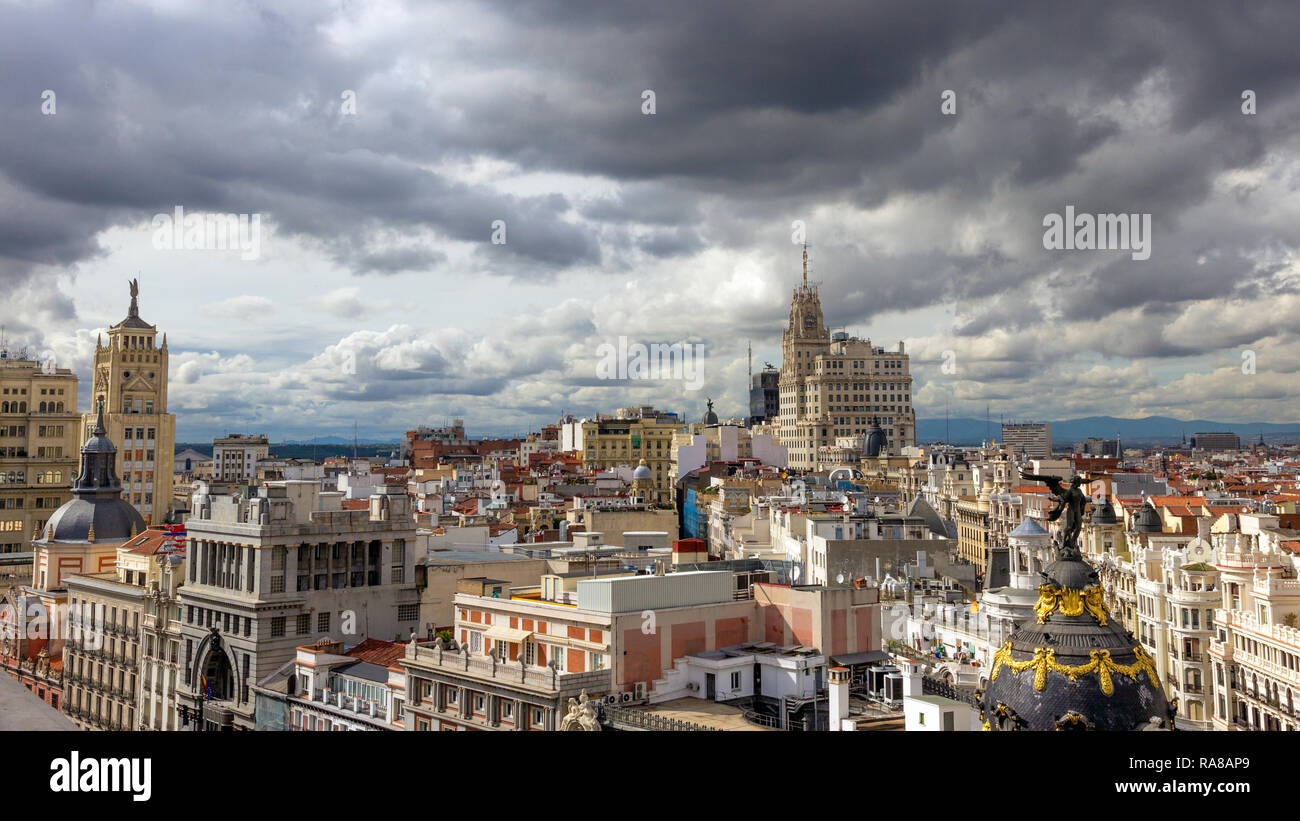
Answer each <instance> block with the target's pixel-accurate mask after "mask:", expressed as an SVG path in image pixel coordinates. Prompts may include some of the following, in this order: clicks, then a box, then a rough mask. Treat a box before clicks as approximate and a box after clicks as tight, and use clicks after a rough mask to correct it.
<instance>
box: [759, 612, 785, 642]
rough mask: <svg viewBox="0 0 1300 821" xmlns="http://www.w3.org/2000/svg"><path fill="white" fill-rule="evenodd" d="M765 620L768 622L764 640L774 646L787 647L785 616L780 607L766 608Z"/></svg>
mask: <svg viewBox="0 0 1300 821" xmlns="http://www.w3.org/2000/svg"><path fill="white" fill-rule="evenodd" d="M763 615H764V619H765V621H766V622H767V624H766V629H765V630H764V631H763V640H764V641H770V642H772V643H773V644H779V645H782V646H784V645H785V615H784V614H783V613H782V612H781V608H779V607H764V608H763Z"/></svg>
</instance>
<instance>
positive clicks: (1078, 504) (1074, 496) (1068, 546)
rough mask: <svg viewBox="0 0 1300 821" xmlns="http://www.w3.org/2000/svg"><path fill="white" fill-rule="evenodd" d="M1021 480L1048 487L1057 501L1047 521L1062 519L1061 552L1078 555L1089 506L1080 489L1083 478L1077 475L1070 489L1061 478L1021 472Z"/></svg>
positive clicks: (1072, 480) (1071, 481)
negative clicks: (1080, 536)
mask: <svg viewBox="0 0 1300 821" xmlns="http://www.w3.org/2000/svg"><path fill="white" fill-rule="evenodd" d="M1020 478H1022V479H1027V480H1029V481H1031V482H1042V483H1043V484H1045V485H1047V489H1048V491H1050V493H1051V496H1052V498H1053V499H1055V500H1056V507H1054V508H1052V511H1051V512H1050V513H1048V514H1047V520H1048V521H1049V522H1055V521H1056V520H1057V519H1061V545H1060V549H1061V552H1062V553H1078V552H1079V530H1080V528H1082V527H1083V511H1084V508H1085V507H1087V505H1088V497H1087V495H1085V494H1084V492H1083V491H1082V490H1080V489H1079V488H1080V486H1081V485H1082V484H1083V481H1084V479H1083V477H1082V476H1080V475H1078V474H1075V476H1074V478H1072V479H1070V484H1069V486H1068V487H1067V486H1066V484H1065V480H1064V479H1062V478H1061V477H1060V476H1046V475H1042V474H1038V473H1025V472H1024V471H1020Z"/></svg>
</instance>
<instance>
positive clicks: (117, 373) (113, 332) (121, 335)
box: [82, 281, 176, 524]
mask: <svg viewBox="0 0 1300 821" xmlns="http://www.w3.org/2000/svg"><path fill="white" fill-rule="evenodd" d="M138 294H139V288H138V286H137V285H136V283H135V281H132V283H131V307H130V308H129V309H128V312H127V316H126V319H123V320H122V321H121V322H119V323H117V324H116V325H114V326H113V327H111V328H109V329H108V344H107V345H105V344H104V341H103V338H102V337H101V338H100V339H98V340H97V341H96V345H95V365H94V377H93V378H94V386H93V389H92V393H91V397H92V400H93V402H94V406H95V407H98V406H99V405H101V404H102V405H103V406H104V408H105V414H106V416H105V428H106V430H107V432H108V437H109V438H110V439H112V440H113V441H114V442H117V443H120V446H121V450H120V451H119V453H118V458H117V464H116V465H115V466H114V467H115V469H116V470H117V475H118V476H120V477H122V497H123V498H124V499H126V500H127V501H128V502H130V503H131V504H132V505H134V506H135V508H136V510H138V511H140V514H141V515H142V516H143V517H144V519H145V521H147V522H150V523H152V524H161V523H162V522H163V521H165V520H166V517H167V513H168V512H169V511H170V510H171V500H172V479H173V476H172V463H173V454H174V453H175V451H176V415H175V414H172V413H168V412H167V365H168V352H167V335H166V334H163V338H162V342H161V344H159V343H158V341H157V336H158V327H157V326H156V325H150V324H149V323H148V322H145V321H144V320H143V319H141V318H140V309H139V303H138ZM92 416H93V414H86V415H85V416H84V417H83V419H82V421H83V424H84V425H85V436H86V437H87V438H89V437H90V436H91V435H92V434H91V432H90V428H91V425H92V423H93V422H94V419H93V418H92Z"/></svg>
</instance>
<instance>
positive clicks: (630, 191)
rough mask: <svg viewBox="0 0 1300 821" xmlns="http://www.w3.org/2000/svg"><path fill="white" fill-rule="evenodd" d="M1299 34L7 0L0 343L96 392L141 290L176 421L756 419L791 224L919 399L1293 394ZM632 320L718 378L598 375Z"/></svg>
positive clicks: (1239, 414) (930, 409) (616, 11)
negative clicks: (219, 227) (201, 226)
mask: <svg viewBox="0 0 1300 821" xmlns="http://www.w3.org/2000/svg"><path fill="white" fill-rule="evenodd" d="M1297 31H1300V7H1298V6H1296V4H1295V3H1290V2H1277V3H1268V2H1260V3H1250V4H1243V6H1242V7H1240V8H1239V7H1238V6H1237V4H1228V3H1222V2H1206V3H1200V2H1188V1H1186V0H1183V1H1181V2H1174V3H1166V4H1160V3H1149V4H1142V5H1141V7H1140V8H1139V7H1136V6H1135V5H1134V4H1117V5H1114V6H1111V5H1106V4H1078V6H1077V7H1070V6H1067V5H1064V4H1059V3H1050V4H1046V3H1037V2H1022V3H994V2H988V3H978V4H975V3H952V4H939V5H935V4H929V3H925V2H919V1H918V0H903V1H902V2H871V3H862V2H858V0H853V1H852V2H817V3H799V2H790V1H789V0H742V1H741V2H720V1H719V0H710V2H706V3H701V2H698V0H691V2H677V0H656V2H636V3H620V2H611V1H610V0H597V1H596V2H590V3H587V2H574V1H573V0H569V2H554V3H551V2H519V1H518V0H511V2H499V3H493V2H480V3H465V2H452V3H443V2H412V3H409V4H405V3H398V2H352V0H347V2H341V3H340V2H321V1H320V0H307V1H305V2H281V3H274V4H271V3H267V4H263V3H258V2H230V0H224V2H215V3H211V4H207V3H202V2H195V1H194V0H163V1H161V2H152V3H147V2H146V3H128V2H70V3H59V4H44V3H28V2H17V3H12V2H8V1H7V0H0V106H2V107H3V110H4V112H5V116H4V118H3V121H2V123H0V287H3V289H4V292H5V298H4V300H3V304H4V308H3V323H4V325H5V334H6V337H7V339H8V341H9V343H10V344H11V345H19V344H27V345H30V346H32V347H33V348H34V349H37V350H51V351H54V352H55V354H56V355H57V358H58V360H59V362H60V364H61V365H65V366H68V367H72V368H75V369H76V370H78V371H79V372H80V373H81V374H82V376H83V378H85V377H86V376H87V375H88V373H89V366H90V362H91V356H92V352H93V348H94V340H95V337H96V334H97V333H98V332H99V331H100V330H102V329H105V328H107V327H108V326H109V325H110V324H113V323H115V322H118V321H120V320H121V319H122V318H123V317H124V316H125V314H126V308H127V303H128V299H129V298H128V293H127V280H129V279H131V278H133V277H138V278H139V280H140V291H141V298H140V305H141V314H142V315H143V316H144V318H145V319H146V320H148V321H150V322H153V323H156V324H157V325H158V327H159V329H160V330H162V331H166V332H167V334H168V339H169V343H170V349H171V373H170V376H171V408H170V409H171V410H172V411H174V412H175V413H176V414H177V418H178V424H177V430H178V438H179V439H182V440H197V439H203V438H208V437H211V436H212V435H214V434H222V433H225V432H228V431H230V432H233V431H243V432H266V433H270V434H271V435H272V436H273V437H275V438H281V437H298V438H309V437H311V436H312V435H315V434H329V433H336V434H345V433H346V434H350V433H351V429H352V423H353V420H354V419H355V420H357V423H358V425H359V426H360V428H361V430H362V434H363V438H367V436H366V434H367V433H369V434H370V435H371V436H375V437H378V436H392V435H395V434H397V433H400V432H401V431H403V430H406V429H408V428H410V427H413V426H414V425H417V424H429V423H432V424H439V423H441V422H442V421H443V420H444V419H447V418H450V417H453V416H464V417H465V418H466V419H467V422H468V425H469V427H470V430H471V433H503V432H518V431H526V430H529V429H536V428H537V427H538V426H539V425H542V424H546V423H548V422H553V421H555V420H556V419H557V418H558V417H559V416H560V415H561V414H562V413H566V412H567V413H575V414H579V415H583V414H590V413H593V412H597V411H611V410H612V409H614V408H616V407H620V406H627V405H635V404H655V405H658V406H660V407H664V408H668V409H672V410H679V411H682V412H684V413H686V414H688V415H690V416H692V417H695V416H697V415H698V414H700V413H701V412H702V411H703V409H704V402H705V398H706V397H713V398H714V400H715V402H716V409H717V410H718V411H719V413H720V414H721V415H723V416H729V415H741V414H743V413H744V412H745V403H746V391H745V387H746V380H745V373H746V355H745V346H746V343H747V341H752V344H753V348H754V361H755V363H757V364H758V365H760V366H761V363H762V362H763V361H765V360H766V361H770V362H773V363H778V364H779V361H780V332H781V329H782V327H783V326H784V324H785V321H786V318H787V314H788V310H789V302H790V293H791V288H792V287H793V286H794V285H795V284H796V283H797V282H798V280H799V276H800V249H799V247H798V246H797V245H795V244H793V243H792V237H793V235H794V224H795V222H796V221H802V223H803V225H805V226H806V232H807V239H808V242H809V244H810V251H809V254H810V258H811V260H812V269H813V270H812V277H813V278H814V279H815V280H817V281H818V282H820V283H821V293H822V300H823V305H824V306H825V308H826V311H827V319H828V322H829V323H830V324H831V325H833V326H835V327H843V328H845V329H847V330H849V331H851V332H854V333H857V334H858V335H861V336H869V337H870V338H871V339H872V340H873V342H876V343H877V344H883V345H887V346H890V347H892V346H893V345H895V344H897V342H898V341H899V340H904V341H906V343H907V347H908V350H909V351H910V352H911V354H912V366H913V373H914V375H915V376H916V389H915V395H916V404H917V408H918V414H919V415H920V416H922V417H935V416H938V417H942V416H943V414H944V408H945V406H948V407H949V408H950V409H951V412H952V413H953V415H972V416H982V415H983V412H984V408H985V406H986V403H988V404H991V405H992V409H993V413H994V414H995V415H996V414H1005V415H1007V416H1018V417H1029V418H1048V419H1062V418H1069V417H1074V416H1082V415H1091V414H1111V415H1116V416H1145V415H1148V414H1166V415H1170V416H1176V417H1183V418H1197V417H1199V418H1212V419H1220V420H1224V421H1253V420H1261V421H1294V420H1297V419H1300V411H1297V410H1296V397H1297V394H1300V379H1298V378H1297V377H1298V371H1300V337H1298V335H1297V334H1298V333H1300V331H1298V329H1300V322H1298V321H1297V317H1300V269H1298V267H1297V245H1298V243H1300V194H1297V186H1298V185H1300V161H1298V160H1297V157H1298V156H1300V155H1298V154H1297V144H1298V143H1300V128H1297V126H1298V125H1300V83H1297V79H1300V51H1298V50H1297V49H1296V48H1295V44H1294V36H1295V32H1297ZM646 91H652V92H653V100H652V101H653V113H646V109H647V108H648V105H647V102H646V100H647V95H646V94H645V92H646ZM946 91H951V92H952V94H951V95H949V98H950V99H951V101H952V103H953V105H955V113H945V111H944V110H943V105H944V98H945V92H946ZM1246 91H1249V92H1252V93H1251V94H1249V95H1247V96H1248V97H1249V98H1250V100H1243V92H1246ZM46 92H53V94H52V95H51V94H47V93H46ZM1251 101H1253V105H1254V111H1255V113H1253V114H1250V113H1245V112H1244V111H1243V107H1246V108H1249V107H1250V106H1249V105H1248V103H1249V102H1251ZM177 206H180V207H182V208H183V209H184V210H185V212H186V213H189V214H203V213H213V214H249V215H259V218H260V220H261V222H260V225H261V231H260V235H259V238H260V242H259V246H258V249H257V251H258V253H257V254H256V258H255V259H246V258H245V257H248V256H251V254H249V253H247V252H241V250H239V249H232V250H220V249H184V248H181V249H167V248H165V247H161V248H160V247H157V246H158V245H160V241H159V239H158V236H157V235H156V232H155V228H154V217H155V215H157V214H171V213H173V211H174V209H175V208H176V207H177ZM1066 206H1073V207H1074V208H1075V210H1076V211H1077V212H1080V213H1089V214H1097V213H1135V214H1149V215H1151V216H1150V218H1151V224H1152V235H1151V255H1150V258H1149V259H1146V260H1135V259H1133V254H1132V253H1130V252H1129V251H1125V250H1093V251H1084V250H1073V251H1068V250H1047V249H1045V248H1044V247H1043V246H1044V242H1043V234H1044V227H1043V221H1044V217H1045V216H1046V215H1048V214H1053V213H1064V209H1065V207H1066ZM498 220H499V221H501V223H500V225H504V232H505V236H504V240H505V241H504V243H494V242H493V230H494V228H493V225H494V223H495V222H496V221H498ZM497 238H498V239H500V238H501V237H500V236H499V235H498V237H497ZM620 336H624V337H626V338H627V339H628V341H630V342H689V343H698V344H701V345H703V350H704V351H705V353H706V357H707V358H706V360H705V362H704V380H703V387H701V388H700V389H699V390H690V389H689V384H688V380H676V381H674V380H657V381H645V380H643V381H640V382H631V383H629V382H626V381H624V382H618V381H606V380H601V379H598V378H597V371H596V364H597V360H598V350H599V348H600V346H601V345H602V344H604V343H615V344H616V343H617V340H618V338H619V337H620ZM945 351H951V352H952V357H951V359H952V361H953V362H954V364H955V366H956V370H955V373H951V374H949V373H944V372H943V369H942V368H941V365H942V364H943V362H944V352H945ZM1247 351H1249V352H1253V361H1254V365H1255V367H1254V370H1255V372H1254V373H1243V367H1242V365H1243V353H1244V352H1247ZM1246 370H1249V368H1247V369H1246ZM84 386H85V385H84V384H83V388H84ZM87 394H88V391H86V390H83V391H82V396H81V402H82V405H83V407H84V406H86V405H88V402H89V400H88V396H87Z"/></svg>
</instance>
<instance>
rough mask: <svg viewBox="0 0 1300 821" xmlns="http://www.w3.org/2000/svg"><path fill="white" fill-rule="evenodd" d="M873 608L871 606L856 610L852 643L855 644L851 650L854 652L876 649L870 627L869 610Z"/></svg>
mask: <svg viewBox="0 0 1300 821" xmlns="http://www.w3.org/2000/svg"><path fill="white" fill-rule="evenodd" d="M873 609H874V608H871V607H863V608H859V610H858V612H857V619H856V621H857V625H855V626H856V627H857V636H856V637H855V638H854V642H853V643H854V645H855V646H854V647H853V648H852V651H853V652H855V653H862V652H865V651H867V650H875V649H877V648H876V647H874V646H873V645H874V644H875V643H876V641H875V636H874V634H873V633H872V627H871V611H872V610H873Z"/></svg>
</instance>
